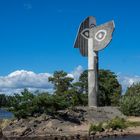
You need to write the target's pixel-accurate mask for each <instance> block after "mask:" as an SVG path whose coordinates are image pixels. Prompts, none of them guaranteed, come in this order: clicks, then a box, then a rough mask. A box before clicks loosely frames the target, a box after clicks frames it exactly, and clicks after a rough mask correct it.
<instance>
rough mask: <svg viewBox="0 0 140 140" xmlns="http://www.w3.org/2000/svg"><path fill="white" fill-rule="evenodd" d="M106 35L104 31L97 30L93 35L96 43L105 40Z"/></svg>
mask: <svg viewBox="0 0 140 140" xmlns="http://www.w3.org/2000/svg"><path fill="white" fill-rule="evenodd" d="M106 34H107V32H106V30H99V31H98V32H97V33H96V34H95V39H96V40H97V41H102V40H104V39H105V37H106Z"/></svg>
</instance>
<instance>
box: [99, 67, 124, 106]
mask: <svg viewBox="0 0 140 140" xmlns="http://www.w3.org/2000/svg"><path fill="white" fill-rule="evenodd" d="M121 91H122V87H121V85H120V84H119V82H118V80H117V76H116V75H115V73H114V72H111V71H110V70H99V94H98V104H99V105H100V106H110V105H114V106H116V105H118V104H119V99H120V96H121Z"/></svg>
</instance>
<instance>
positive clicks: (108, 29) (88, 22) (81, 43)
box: [74, 16, 115, 56]
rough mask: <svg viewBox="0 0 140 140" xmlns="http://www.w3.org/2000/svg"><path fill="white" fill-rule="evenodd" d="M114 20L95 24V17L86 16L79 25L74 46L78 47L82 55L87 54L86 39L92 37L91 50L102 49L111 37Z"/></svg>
mask: <svg viewBox="0 0 140 140" xmlns="http://www.w3.org/2000/svg"><path fill="white" fill-rule="evenodd" d="M114 27H115V25H114V21H110V22H107V23H105V24H102V25H100V26H96V19H95V18H94V17H92V16H90V17H88V18H86V19H85V20H84V21H83V22H82V23H81V25H80V28H79V31H78V35H77V38H76V42H75V46H74V48H79V49H80V52H81V54H82V56H88V39H89V38H92V39H93V50H94V51H100V50H102V49H104V48H105V47H106V46H107V45H108V44H109V42H110V41H111V39H112V33H113V31H114Z"/></svg>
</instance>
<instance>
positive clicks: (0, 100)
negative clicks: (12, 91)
mask: <svg viewBox="0 0 140 140" xmlns="http://www.w3.org/2000/svg"><path fill="white" fill-rule="evenodd" d="M6 105H7V100H6V96H5V94H0V108H1V107H5V106H6Z"/></svg>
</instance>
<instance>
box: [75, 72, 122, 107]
mask: <svg viewBox="0 0 140 140" xmlns="http://www.w3.org/2000/svg"><path fill="white" fill-rule="evenodd" d="M74 85H75V87H76V88H77V91H79V92H80V93H88V71H87V70H85V71H84V72H83V73H82V74H81V76H80V78H79V82H77V83H74ZM120 96H121V85H120V84H119V82H118V80H117V76H116V75H115V74H114V73H113V72H111V71H109V70H99V93H98V97H97V98H98V105H99V106H109V105H118V103H119V99H120Z"/></svg>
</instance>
